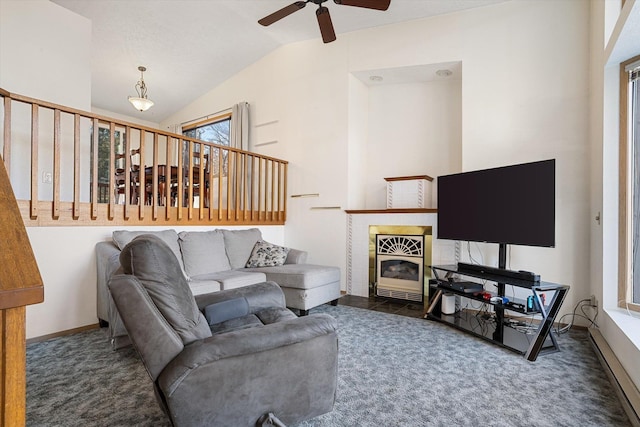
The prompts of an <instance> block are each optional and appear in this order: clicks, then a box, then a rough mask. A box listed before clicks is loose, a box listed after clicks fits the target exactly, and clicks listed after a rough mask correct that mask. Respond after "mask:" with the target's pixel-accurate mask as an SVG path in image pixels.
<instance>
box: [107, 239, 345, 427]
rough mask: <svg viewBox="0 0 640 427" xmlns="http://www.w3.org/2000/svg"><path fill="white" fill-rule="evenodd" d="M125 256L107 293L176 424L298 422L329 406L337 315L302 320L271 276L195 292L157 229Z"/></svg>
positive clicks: (334, 369)
mask: <svg viewBox="0 0 640 427" xmlns="http://www.w3.org/2000/svg"><path fill="white" fill-rule="evenodd" d="M120 262H121V264H122V266H123V270H124V272H125V274H122V275H117V276H114V277H113V278H112V279H111V280H110V282H109V288H110V291H111V295H112V297H113V299H114V302H115V305H116V306H117V308H118V310H119V312H120V314H121V316H122V320H123V322H124V324H125V326H126V328H127V331H128V333H129V336H130V338H131V340H132V342H133V344H134V346H135V347H136V349H137V351H138V353H139V354H140V357H141V359H142V361H143V363H144V365H145V367H146V369H147V372H148V373H149V376H150V377H151V379H152V380H153V384H154V387H155V392H156V397H157V400H158V402H159V403H160V405H161V406H162V408H163V410H164V411H165V412H166V413H167V415H168V416H169V418H170V419H171V422H172V423H173V425H176V426H214V425H215V426H254V425H256V423H258V422H259V420H260V419H261V418H262V419H264V417H265V415H266V414H274V415H275V417H277V419H279V420H280V421H282V422H283V423H285V424H292V423H297V422H300V421H303V420H306V419H310V418H313V417H316V416H318V415H321V414H323V413H326V412H329V411H331V410H332V409H333V405H334V402H335V395H336V385H337V355H338V339H337V334H336V321H335V319H334V318H333V317H331V316H329V315H326V314H314V315H311V316H307V317H301V318H298V317H297V316H295V314H293V313H292V312H291V311H289V310H288V309H286V307H285V299H284V295H283V293H282V291H281V290H280V288H279V286H278V285H277V284H275V283H274V282H264V283H259V284H256V285H251V286H246V287H242V288H237V289H230V290H227V291H221V292H217V293H213V294H207V295H203V296H202V297H201V298H198V299H196V298H194V296H193V295H192V294H191V291H190V289H189V287H188V285H187V283H186V280H185V279H184V276H183V274H182V272H181V270H180V265H179V264H178V261H177V259H176V258H175V255H174V254H173V252H171V249H169V247H168V246H167V245H166V244H165V243H164V242H162V241H161V240H160V239H158V238H157V237H155V236H150V235H144V236H140V237H138V238H136V239H135V240H133V241H132V242H131V243H129V245H127V246H126V247H125V248H124V250H123V251H122V253H121V255H120ZM205 313H206V316H205Z"/></svg>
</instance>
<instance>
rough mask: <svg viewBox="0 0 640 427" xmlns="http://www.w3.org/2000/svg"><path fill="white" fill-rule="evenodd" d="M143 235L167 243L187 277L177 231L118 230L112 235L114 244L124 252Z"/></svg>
mask: <svg viewBox="0 0 640 427" xmlns="http://www.w3.org/2000/svg"><path fill="white" fill-rule="evenodd" d="M143 234H151V235H153V236H157V237H159V238H160V239H161V240H162V241H163V242H165V243H166V244H167V245H168V246H169V248H170V249H171V252H173V254H174V255H175V256H176V259H177V260H178V263H179V264H180V270H182V273H183V274H185V275H186V273H185V271H184V263H183V262H182V253H181V252H180V245H179V244H178V233H176V231H175V230H162V231H128V230H116V231H114V232H113V234H112V237H111V238H112V239H113V243H115V244H116V246H117V247H118V249H120V250H123V249H124V247H125V246H127V245H128V244H129V242H131V241H132V240H133V239H135V238H136V237H138V236H142V235H143Z"/></svg>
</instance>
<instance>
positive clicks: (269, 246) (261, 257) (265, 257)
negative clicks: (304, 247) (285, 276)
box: [246, 240, 289, 267]
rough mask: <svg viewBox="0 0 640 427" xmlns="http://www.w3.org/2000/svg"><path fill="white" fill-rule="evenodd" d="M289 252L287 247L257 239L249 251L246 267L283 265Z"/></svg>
mask: <svg viewBox="0 0 640 427" xmlns="http://www.w3.org/2000/svg"><path fill="white" fill-rule="evenodd" d="M287 254H289V248H285V247H282V246H278V245H274V244H273V243H269V242H265V241H264V240H258V242H257V243H256V244H255V246H254V247H253V251H251V256H250V257H249V261H247V265H246V266H247V267H275V266H278V265H283V264H284V262H285V260H286V259H287Z"/></svg>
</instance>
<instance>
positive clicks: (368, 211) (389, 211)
mask: <svg viewBox="0 0 640 427" xmlns="http://www.w3.org/2000/svg"><path fill="white" fill-rule="evenodd" d="M345 212H346V213H348V214H349V215H358V214H407V213H409V214H414V213H438V209H434V208H398V209H345Z"/></svg>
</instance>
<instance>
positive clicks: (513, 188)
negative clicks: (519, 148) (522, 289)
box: [437, 159, 556, 247]
mask: <svg viewBox="0 0 640 427" xmlns="http://www.w3.org/2000/svg"><path fill="white" fill-rule="evenodd" d="M555 164H556V162H555V159H552V160H544V161H539V162H532V163H524V164H519V165H512V166H505V167H499V168H494V169H485V170H478V171H472V172H464V173H458V174H453V175H444V176H439V177H438V229H437V236H438V239H448V240H468V241H473V242H490V243H504V244H513V245H525V246H544V247H553V246H555V200H556V192H555Z"/></svg>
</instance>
